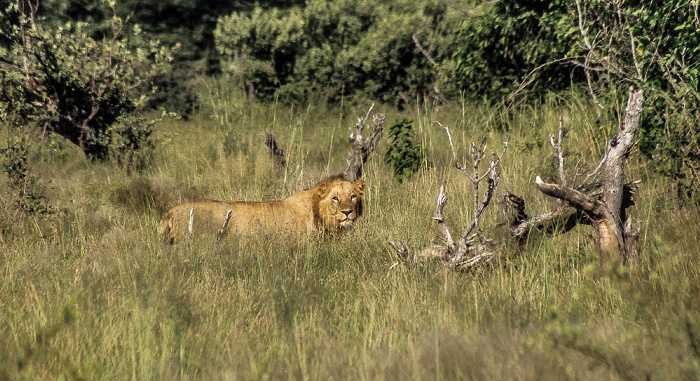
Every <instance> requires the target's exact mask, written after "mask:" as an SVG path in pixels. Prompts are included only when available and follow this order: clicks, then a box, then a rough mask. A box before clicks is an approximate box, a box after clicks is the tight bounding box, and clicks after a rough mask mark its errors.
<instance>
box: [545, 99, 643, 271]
mask: <svg viewBox="0 0 700 381" xmlns="http://www.w3.org/2000/svg"><path fill="white" fill-rule="evenodd" d="M643 102H644V96H643V93H642V91H641V90H635V89H630V91H629V97H628V100H627V106H626V107H625V112H624V117H623V120H622V123H621V125H620V131H619V132H618V134H617V135H616V136H614V137H613V138H612V139H610V141H609V142H608V143H607V147H606V152H605V154H604V156H603V159H602V160H601V161H600V164H599V165H598V167H597V168H596V170H594V171H593V172H592V173H591V174H589V175H588V176H586V179H584V184H582V186H580V187H579V188H581V189H584V188H594V187H593V186H592V185H593V183H592V182H595V181H598V178H599V179H600V185H601V188H602V189H601V190H600V191H599V192H593V193H586V192H583V191H581V189H576V188H573V187H570V186H567V184H566V183H565V182H562V181H561V180H560V183H559V184H553V183H547V182H545V181H543V180H542V179H541V178H540V177H539V176H537V178H536V179H535V184H536V185H537V188H538V189H539V190H540V191H541V192H542V193H544V194H546V195H548V196H551V197H555V198H557V199H560V200H562V201H564V202H566V203H567V204H568V205H570V206H571V207H573V208H574V209H575V210H576V211H577V212H580V213H582V214H583V215H585V217H587V218H588V219H589V220H590V222H591V224H592V225H593V226H594V227H595V229H596V233H597V234H596V245H597V247H598V249H599V250H600V252H601V254H603V255H604V256H605V257H607V258H615V257H618V258H620V259H622V261H623V262H624V263H629V264H635V263H636V260H637V250H636V241H637V233H638V228H637V227H633V224H632V220H631V219H630V218H629V216H628V215H627V208H628V207H630V206H632V205H634V200H633V198H632V196H633V194H634V191H635V185H636V184H637V183H638V182H632V183H629V184H626V183H625V166H626V164H627V157H628V156H629V154H630V152H631V151H632V148H634V146H635V144H636V143H637V137H638V135H639V119H640V115H641V112H642V104H643ZM560 130H561V127H560ZM558 149H559V150H561V149H562V148H561V142H560V144H559V145H558ZM559 170H560V173H563V171H564V169H563V160H561V159H560V166H559ZM589 181H590V182H589Z"/></svg>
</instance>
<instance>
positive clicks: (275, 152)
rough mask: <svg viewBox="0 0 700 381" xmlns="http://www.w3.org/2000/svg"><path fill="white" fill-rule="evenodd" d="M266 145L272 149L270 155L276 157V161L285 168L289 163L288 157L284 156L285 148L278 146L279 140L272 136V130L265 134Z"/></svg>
mask: <svg viewBox="0 0 700 381" xmlns="http://www.w3.org/2000/svg"><path fill="white" fill-rule="evenodd" d="M265 145H266V146H267V148H269V149H270V156H272V157H273V158H274V159H275V162H277V164H279V165H280V167H282V168H284V166H286V165H287V159H286V158H285V157H284V150H283V149H282V148H279V147H278V146H277V140H275V137H274V136H272V132H268V133H267V136H265Z"/></svg>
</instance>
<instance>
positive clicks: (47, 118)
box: [0, 0, 172, 160]
mask: <svg viewBox="0 0 700 381" xmlns="http://www.w3.org/2000/svg"><path fill="white" fill-rule="evenodd" d="M34 3H35V2H29V1H27V0H17V1H16V2H15V3H13V4H10V5H7V6H5V7H4V9H2V10H0V33H2V35H3V41H2V47H1V48H0V49H2V56H3V59H2V61H1V62H0V66H1V67H2V75H1V76H0V82H1V85H2V92H1V93H0V114H2V115H4V116H12V119H13V120H16V121H17V122H18V123H19V125H27V124H35V125H37V126H40V127H42V128H44V129H48V130H51V131H54V132H56V133H58V134H59V135H62V136H64V137H65V138H67V139H68V140H69V141H71V142H72V143H73V144H75V145H77V146H78V147H80V149H81V150H82V151H83V152H84V153H85V155H86V156H87V157H88V158H90V159H92V160H104V159H106V158H107V157H108V156H109V152H110V143H111V142H112V140H113V133H117V134H119V133H120V130H119V129H113V128H112V126H114V125H115V124H117V123H119V122H123V121H124V118H125V117H126V116H129V115H131V114H133V113H135V112H136V111H137V110H139V109H140V108H141V107H143V106H144V105H145V103H146V101H147V100H148V97H149V95H150V94H152V93H153V91H152V90H153V89H151V91H150V92H149V91H146V89H145V87H147V86H148V84H149V83H151V82H152V81H153V79H154V78H155V77H156V76H157V75H159V74H162V73H164V72H166V71H167V70H168V69H169V64H170V61H171V60H172V58H171V51H172V49H170V48H165V47H162V46H160V44H159V43H158V42H156V41H149V40H148V39H146V38H144V36H142V34H141V31H140V28H139V27H138V26H135V27H134V28H133V32H132V33H131V34H130V35H129V36H126V35H125V34H124V28H125V27H126V25H127V22H128V18H127V19H120V18H119V17H117V16H116V9H115V8H114V7H115V6H116V5H115V4H114V2H110V3H111V6H112V9H113V12H114V14H115V16H114V17H113V18H112V20H111V35H107V36H105V37H104V38H103V39H102V40H96V39H93V38H92V37H90V36H89V34H88V32H87V30H88V29H89V26H88V24H86V23H83V22H77V23H70V22H69V23H65V24H63V25H60V26H57V27H44V26H43V25H42V21H43V20H42V19H39V18H38V17H37V14H36V12H37V6H38V2H36V4H34ZM47 25H48V23H47ZM133 128H137V129H138V128H141V126H134V127H133ZM139 136H148V134H140V135H139ZM127 139H130V137H127Z"/></svg>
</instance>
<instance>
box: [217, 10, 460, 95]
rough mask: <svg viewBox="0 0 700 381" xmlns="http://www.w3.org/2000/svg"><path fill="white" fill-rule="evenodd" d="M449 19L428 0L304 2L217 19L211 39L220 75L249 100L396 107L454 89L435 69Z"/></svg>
mask: <svg viewBox="0 0 700 381" xmlns="http://www.w3.org/2000/svg"><path fill="white" fill-rule="evenodd" d="M454 13H455V12H454V11H453V10H451V9H448V8H447V7H445V6H444V5H442V4H441V3H439V2H436V1H432V0H426V1H421V2H405V1H398V0H395V1H389V2H381V3H376V2H371V1H367V0H334V1H321V0H310V1H308V2H307V3H306V4H305V6H304V7H294V8H290V9H287V10H284V11H280V10H278V9H274V8H273V9H265V8H262V7H257V8H256V9H255V10H253V11H252V12H250V13H242V12H239V13H234V14H232V15H230V16H227V17H223V18H221V19H220V20H219V23H218V25H217V29H216V31H215V37H216V42H217V49H218V50H219V52H220V53H221V54H222V56H223V57H224V59H225V61H226V63H225V64H224V66H223V71H224V73H229V74H231V75H232V76H233V77H234V78H237V79H238V80H239V82H240V84H241V86H242V87H244V88H245V90H246V93H247V94H248V95H249V96H256V95H257V96H261V97H263V98H265V97H269V96H271V95H273V94H278V95H281V96H283V97H293V98H303V97H308V96H311V95H315V96H321V97H322V98H324V99H328V100H331V101H340V100H341V99H342V98H344V97H349V96H357V95H361V96H367V97H372V98H375V99H380V100H382V101H385V102H387V103H390V104H395V105H400V104H405V103H408V102H412V101H413V100H415V99H417V98H420V99H422V98H427V97H430V96H431V94H432V95H435V94H440V93H439V92H436V90H435V89H436V85H438V84H439V85H440V86H442V87H443V89H442V91H443V92H448V93H449V92H450V91H454V88H453V87H452V85H451V82H450V81H448V80H445V75H446V74H445V73H447V72H449V71H447V70H445V69H444V68H443V67H442V63H441V62H442V61H443V59H444V58H446V57H449V54H450V51H451V48H452V43H453V37H452V35H451V29H450V28H452V27H453V25H456V16H455V14H454ZM413 36H415V37H416V39H417V40H418V41H419V42H421V43H422V45H423V47H424V49H425V51H426V53H427V54H428V55H430V56H431V59H434V60H435V61H436V64H435V66H433V65H432V64H431V63H430V61H429V59H428V58H426V57H425V56H424V55H423V53H421V52H420V50H419V49H418V48H417V47H416V44H415V42H414V41H413Z"/></svg>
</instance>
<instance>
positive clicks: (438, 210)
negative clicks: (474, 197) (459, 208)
mask: <svg viewBox="0 0 700 381" xmlns="http://www.w3.org/2000/svg"><path fill="white" fill-rule="evenodd" d="M445 204H447V195H445V185H444V184H443V185H441V186H440V194H439V195H438V198H437V205H435V216H433V219H434V220H435V221H437V223H438V226H440V230H441V231H442V234H443V235H444V236H445V244H446V245H447V246H448V247H452V246H453V245H454V240H453V239H452V235H451V234H450V229H449V228H448V227H447V224H446V223H445V220H444V219H443V217H442V210H443V209H444V208H445Z"/></svg>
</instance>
